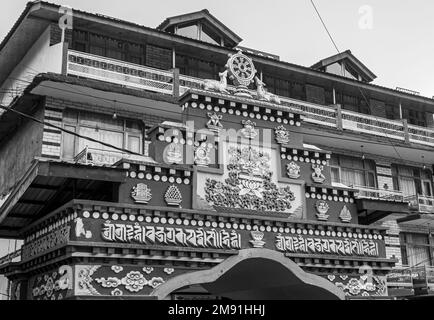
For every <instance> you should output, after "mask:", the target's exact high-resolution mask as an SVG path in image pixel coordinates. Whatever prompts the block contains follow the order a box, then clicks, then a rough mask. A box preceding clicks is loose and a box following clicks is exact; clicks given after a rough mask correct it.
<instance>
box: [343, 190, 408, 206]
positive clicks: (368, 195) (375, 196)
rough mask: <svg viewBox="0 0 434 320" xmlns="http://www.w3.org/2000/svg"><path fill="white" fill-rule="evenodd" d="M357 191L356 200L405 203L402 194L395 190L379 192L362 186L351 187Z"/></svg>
mask: <svg viewBox="0 0 434 320" xmlns="http://www.w3.org/2000/svg"><path fill="white" fill-rule="evenodd" d="M351 188H354V189H356V190H357V192H356V197H357V198H358V199H371V200H381V201H393V202H406V201H405V199H404V194H403V193H402V192H401V191H396V190H380V189H376V188H371V187H364V186H351Z"/></svg>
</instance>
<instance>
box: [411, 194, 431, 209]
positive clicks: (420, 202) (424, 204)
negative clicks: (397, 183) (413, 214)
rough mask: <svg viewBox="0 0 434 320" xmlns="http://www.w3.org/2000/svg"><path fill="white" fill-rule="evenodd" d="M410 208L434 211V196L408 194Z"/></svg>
mask: <svg viewBox="0 0 434 320" xmlns="http://www.w3.org/2000/svg"><path fill="white" fill-rule="evenodd" d="M405 200H406V201H408V202H409V205H410V208H411V209H413V210H417V211H419V212H423V213H434V197H431V196H424V195H420V194H419V195H414V196H413V195H412V196H406V197H405Z"/></svg>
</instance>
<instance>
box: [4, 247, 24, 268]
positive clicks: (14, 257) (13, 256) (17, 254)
mask: <svg viewBox="0 0 434 320" xmlns="http://www.w3.org/2000/svg"><path fill="white" fill-rule="evenodd" d="M20 258H21V249H19V250H17V251H14V252H12V253H10V254H8V255H6V256H4V257H2V258H0V266H2V265H4V264H7V263H10V262H19V261H20Z"/></svg>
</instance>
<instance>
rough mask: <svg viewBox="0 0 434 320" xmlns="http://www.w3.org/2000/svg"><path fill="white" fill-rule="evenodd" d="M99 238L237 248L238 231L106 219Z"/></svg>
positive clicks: (129, 241) (185, 245) (238, 245)
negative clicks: (147, 224) (158, 225)
mask: <svg viewBox="0 0 434 320" xmlns="http://www.w3.org/2000/svg"><path fill="white" fill-rule="evenodd" d="M102 238H103V239H104V240H106V241H110V242H125V243H134V242H135V243H141V244H151V245H152V244H163V245H174V246H179V245H181V246H184V247H195V248H215V249H241V235H240V234H239V233H237V232H235V231H234V230H232V231H226V230H216V229H211V230H204V229H202V228H198V229H182V228H172V227H156V226H141V225H139V224H138V223H136V224H134V225H132V224H113V223H111V222H106V223H104V225H103V229H102Z"/></svg>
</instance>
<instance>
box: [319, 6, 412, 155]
mask: <svg viewBox="0 0 434 320" xmlns="http://www.w3.org/2000/svg"><path fill="white" fill-rule="evenodd" d="M310 2H311V4H312V6H313V8H314V9H315V11H316V13H317V14H318V17H319V19H320V20H321V23H322V25H323V26H324V29H325V30H326V32H327V34H328V36H329V38H330V40H331V42H332V43H333V45H334V47H335V49H336V51H337V52H338V53H341V51H340V50H339V48H338V47H337V45H336V42H335V41H334V39H333V36H332V35H331V33H330V32H329V30H328V28H327V26H326V24H325V22H324V20H323V18H322V16H321V14H320V12H319V10H318V9H317V7H316V5H315V3H314V2H313V0H310ZM342 71H343V70H342ZM343 72H344V71H343ZM342 76H345V74H342ZM355 86H356V87H357V89H358V90H359V91H360V94H361V95H362V97H363V99H364V100H365V102H366V104H367V106H368V108H369V111H370V112H371V116H373V117H374V118H375V119H376V120H377V121H379V120H378V118H377V116H375V115H374V114H372V107H371V103H370V102H369V101H368V99H367V98H366V96H365V94H364V93H363V92H362V88H361V87H360V86H358V85H357V84H356V85H355ZM383 133H384V135H385V137H386V138H387V139H388V140H389V144H390V145H391V146H392V147H393V149H394V150H395V153H396V154H397V155H398V157H399V158H400V159H401V160H402V161H404V159H403V158H402V157H401V155H400V154H399V152H398V150H397V149H396V147H395V145H394V144H393V142H392V141H391V139H390V137H389V136H388V134H387V132H386V131H385V130H383Z"/></svg>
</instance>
